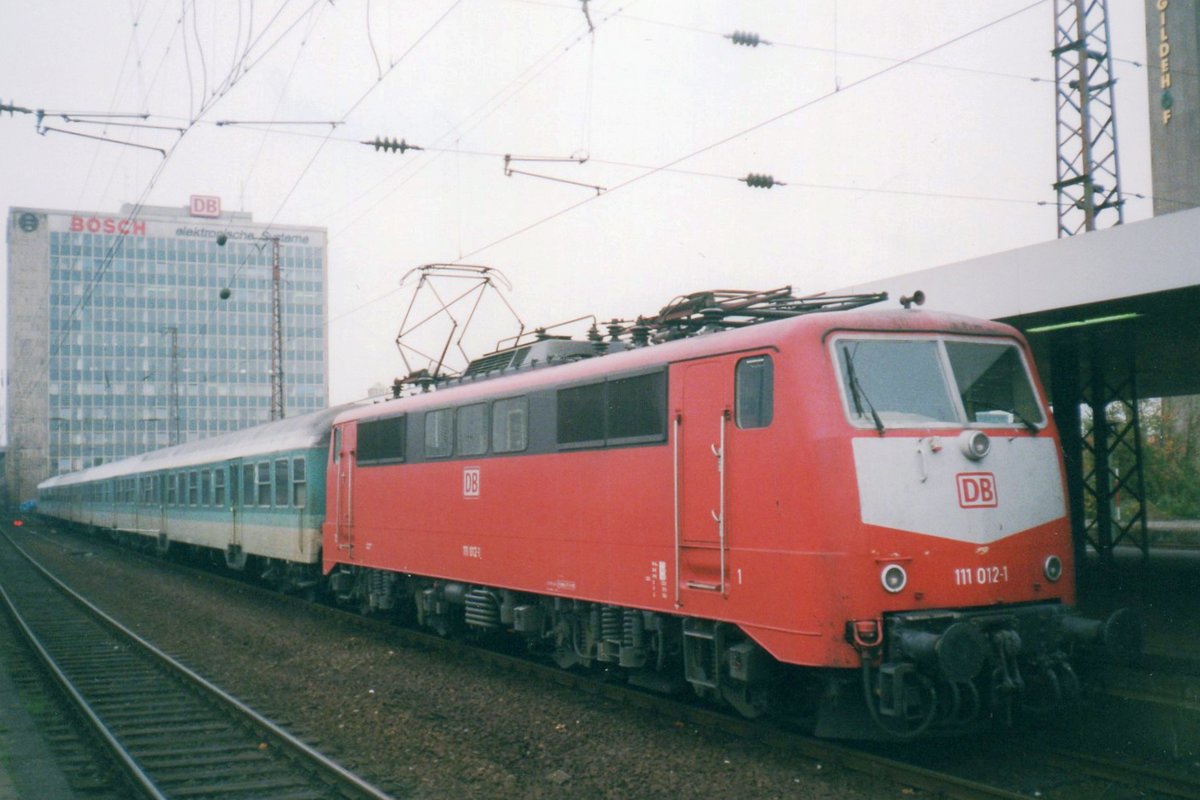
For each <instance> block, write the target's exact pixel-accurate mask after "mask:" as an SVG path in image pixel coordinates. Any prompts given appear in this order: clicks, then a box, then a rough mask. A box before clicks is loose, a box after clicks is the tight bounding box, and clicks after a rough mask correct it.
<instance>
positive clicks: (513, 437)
mask: <svg viewBox="0 0 1200 800" xmlns="http://www.w3.org/2000/svg"><path fill="white" fill-rule="evenodd" d="M528 419H529V398H527V397H510V398H508V399H506V400H497V401H496V402H495V403H493V404H492V450H493V451H495V452H497V453H519V452H521V451H522V450H524V449H525V448H526V447H528V446H529V433H528V428H527V425H528Z"/></svg>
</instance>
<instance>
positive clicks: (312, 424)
mask: <svg viewBox="0 0 1200 800" xmlns="http://www.w3.org/2000/svg"><path fill="white" fill-rule="evenodd" d="M349 407H350V406H349V405H342V406H335V407H333V408H326V409H323V410H321V411H314V412H313V413H311V414H303V415H301V416H298V417H288V418H286V419H282V420H278V421H277V422H268V423H266V424H265V425H258V426H255V427H253V428H244V429H242V430H239V431H232V432H230V433H223V434H221V435H220V436H213V437H211V438H208V439H200V440H199V441H195V442H188V443H186V444H180V445H175V446H174V447H167V448H164V449H162V450H152V451H150V452H148V453H142V454H141V455H136V456H130V457H129V458H123V459H121V460H119V461H112V462H109V463H108V464H101V465H100V466H97V467H89V468H87V469H83V470H79V471H78V472H70V473H66V474H63V475H56V476H54V477H53V478H48V479H47V480H44V481H42V482H41V483H40V484H38V488H39V489H52V488H54V487H56V486H70V485H73V484H78V483H87V482H89V481H96V480H103V479H105V478H116V477H125V476H128V475H137V474H140V473H144V472H161V471H163V470H171V469H180V468H184V467H193V466H198V465H200V464H212V463H215V462H219V461H226V460H228V459H231V458H253V457H255V456H259V455H266V454H270V453H279V452H285V451H288V450H299V449H304V448H310V447H321V446H324V445H325V444H326V443H327V442H328V441H329V430H330V426H331V423H332V421H333V418H334V417H335V416H337V415H338V414H340V413H341V412H343V411H345V410H346V409H347V408H349Z"/></svg>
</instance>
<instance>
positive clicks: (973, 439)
mask: <svg viewBox="0 0 1200 800" xmlns="http://www.w3.org/2000/svg"><path fill="white" fill-rule="evenodd" d="M958 445H959V447H961V448H962V451H963V454H964V455H966V457H967V458H969V459H971V460H972V461H978V460H979V459H981V458H983V457H984V456H986V455H987V454H988V453H989V452H991V449H992V440H991V439H989V438H988V435H987V434H986V433H984V432H983V431H963V432H962V433H961V434H960V435H959V437H958Z"/></svg>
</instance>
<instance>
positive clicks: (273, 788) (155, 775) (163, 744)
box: [0, 536, 388, 800]
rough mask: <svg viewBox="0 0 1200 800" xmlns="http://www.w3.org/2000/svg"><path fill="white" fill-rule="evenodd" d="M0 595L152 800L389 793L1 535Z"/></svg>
mask: <svg viewBox="0 0 1200 800" xmlns="http://www.w3.org/2000/svg"><path fill="white" fill-rule="evenodd" d="M0 539H2V541H0V599H2V600H3V602H4V603H5V605H6V606H7V609H8V612H9V614H10V615H11V616H12V618H13V620H14V623H15V625H16V627H17V628H18V629H19V630H20V631H21V633H22V634H23V635H24V636H25V638H26V639H27V640H28V642H29V643H30V646H31V647H32V648H33V650H34V651H35V652H36V653H37V654H38V656H39V658H40V660H41V662H42V663H43V665H44V666H45V668H46V669H47V670H48V671H49V672H50V673H51V674H52V675H53V677H54V680H55V681H56V682H57V683H58V684H59V686H60V687H61V688H62V690H63V691H64V692H65V693H66V695H68V696H69V697H70V699H71V700H72V702H73V703H74V704H75V705H76V706H77V707H78V709H79V711H80V713H81V714H82V715H83V716H84V717H85V718H86V719H87V720H88V721H89V723H90V724H91V726H92V727H93V729H94V730H95V732H96V734H97V736H99V737H100V739H102V740H103V741H104V743H105V744H106V745H107V748H108V750H109V751H110V752H111V754H112V756H113V760H114V762H115V763H117V764H119V765H120V766H121V767H122V768H123V769H124V770H125V771H126V772H127V774H128V775H129V779H130V781H131V783H132V784H133V785H135V786H137V787H138V789H139V791H141V792H142V793H143V794H144V795H145V796H147V797H152V798H173V797H206V798H229V799H230V800H233V799H234V798H247V799H248V800H249V798H256V799H260V798H264V797H280V798H282V797H287V798H295V799H296V800H301V799H302V798H331V797H332V798H346V799H347V800H358V799H359V798H374V799H375V800H382V798H387V797H388V795H386V794H385V793H384V792H382V791H381V790H379V789H377V788H375V787H373V786H371V785H370V784H368V783H366V782H365V781H363V780H362V779H360V778H358V777H357V776H355V775H353V774H351V773H350V772H348V771H346V770H345V769H343V768H342V767H340V766H339V765H338V764H336V763H334V762H332V761H330V760H329V759H327V758H325V757H324V756H322V755H321V754H320V753H318V752H317V751H315V750H314V749H312V748H311V747H309V746H308V745H306V744H305V743H303V742H301V741H300V740H298V739H296V738H295V737H293V736H291V735H290V734H288V733H287V732H285V731H283V730H282V729H280V728H279V727H278V726H276V725H275V724H273V723H272V722H270V721H269V720H267V719H265V718H264V717H262V716H261V715H259V714H257V713H256V712H254V711H253V710H252V709H250V708H248V707H247V706H245V705H244V704H242V703H241V702H239V701H238V700H236V699H235V698H233V697H231V696H229V695H228V694H226V693H224V692H222V691H221V690H220V689H219V688H217V687H216V686H213V685H212V684H210V683H208V682H207V681H205V680H204V679H203V678H201V677H200V676H198V675H196V674H195V673H194V672H192V671H191V670H189V669H187V668H186V667H184V666H183V665H182V664H179V663H178V662H176V661H175V660H173V659H171V658H170V657H169V656H167V655H166V654H164V653H162V652H161V651H159V650H157V649H156V648H154V647H153V646H151V645H150V644H149V643H147V642H145V641H144V640H142V639H141V638H140V637H138V636H137V635H136V634H134V633H133V632H132V631H130V630H128V629H126V628H124V627H122V626H121V625H120V624H119V623H117V622H116V621H115V620H112V619H111V618H109V617H107V616H106V615H104V614H103V613H102V612H100V611H99V610H98V609H96V608H95V607H93V606H91V605H90V604H88V603H87V601H86V600H84V599H83V598H82V597H80V596H78V595H76V594H74V593H73V592H71V591H70V589H68V588H67V587H66V586H65V585H64V584H62V583H61V582H59V581H58V580H57V579H56V578H54V577H53V576H52V575H50V574H49V573H48V572H46V571H44V570H43V569H42V568H41V567H40V566H39V565H37V564H36V563H35V562H34V561H32V560H31V559H29V558H28V557H27V556H26V555H25V553H24V552H23V551H22V550H21V549H20V548H19V547H18V546H17V545H16V544H15V543H14V542H13V541H12V540H11V539H9V538H8V537H7V536H4V537H0Z"/></svg>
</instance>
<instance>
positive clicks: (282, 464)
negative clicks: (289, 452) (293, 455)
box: [275, 458, 288, 508]
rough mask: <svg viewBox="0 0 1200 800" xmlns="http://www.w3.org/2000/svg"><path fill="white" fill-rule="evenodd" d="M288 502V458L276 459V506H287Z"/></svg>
mask: <svg viewBox="0 0 1200 800" xmlns="http://www.w3.org/2000/svg"><path fill="white" fill-rule="evenodd" d="M287 504H288V460H287V459H286V458H277V459H275V507H276V508H287Z"/></svg>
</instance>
